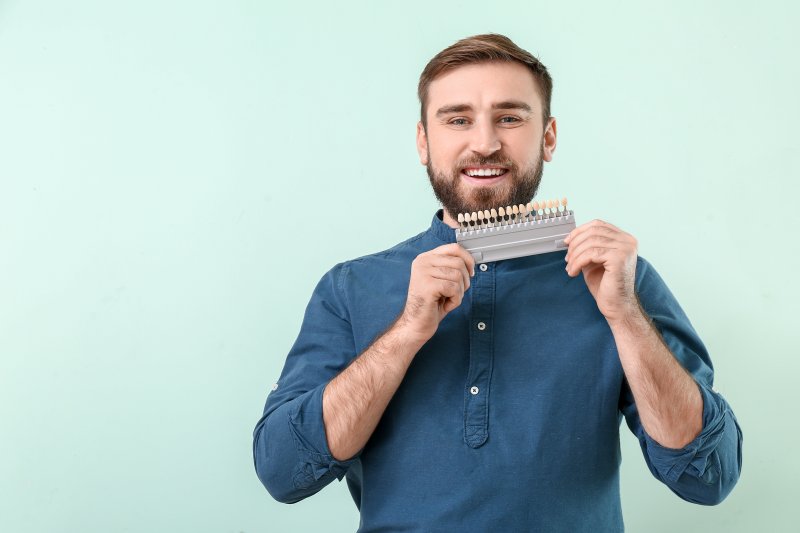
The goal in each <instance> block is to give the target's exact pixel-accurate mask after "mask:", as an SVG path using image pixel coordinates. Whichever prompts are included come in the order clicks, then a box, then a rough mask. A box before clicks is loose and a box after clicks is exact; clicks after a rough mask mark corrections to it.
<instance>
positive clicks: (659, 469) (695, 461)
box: [620, 257, 742, 505]
mask: <svg viewBox="0 0 800 533" xmlns="http://www.w3.org/2000/svg"><path fill="white" fill-rule="evenodd" d="M636 271H637V273H636V292H637V294H638V296H639V301H640V303H641V305H642V308H643V309H644V311H645V312H646V313H647V314H648V316H649V317H650V319H651V320H652V321H653V324H654V326H655V327H656V329H657V330H658V331H659V333H660V334H661V337H662V338H663V340H664V343H665V344H666V346H667V347H668V348H669V350H670V351H671V352H672V354H673V355H674V356H675V358H676V359H677V360H678V362H680V364H681V365H682V366H683V367H684V368H685V369H686V370H687V371H688V372H689V373H690V374H691V375H692V377H693V378H694V380H695V382H696V383H697V386H698V388H699V390H700V394H701V396H702V398H703V429H702V430H701V432H700V434H699V435H698V436H697V437H696V438H695V439H694V440H693V441H692V442H690V443H689V444H687V445H686V446H684V447H683V448H680V449H672V448H665V447H663V446H661V445H660V444H658V443H657V442H656V441H655V440H653V439H652V438H651V437H650V435H648V434H647V432H646V431H645V430H644V428H643V427H642V424H641V421H640V419H639V413H638V410H637V408H636V403H635V402H634V399H633V394H632V392H631V390H630V387H629V386H628V384H627V382H625V383H624V386H623V390H622V394H621V397H620V410H621V411H622V413H623V414H624V415H625V419H626V421H627V423H628V427H629V428H630V429H631V431H632V432H633V433H634V435H636V437H637V439H638V440H639V445H640V446H641V448H642V453H643V454H644V459H645V461H646V462H647V466H648V468H649V469H650V472H652V474H653V475H654V476H655V477H656V478H657V479H659V480H660V481H661V482H663V483H664V484H665V485H667V487H669V488H670V490H672V491H673V492H674V493H675V494H677V495H678V496H680V497H681V498H683V499H684V500H687V501H690V502H693V503H698V504H703V505H716V504H718V503H720V502H721V501H722V500H724V499H725V497H726V496H727V495H728V494H729V493H730V491H731V490H732V489H733V487H734V485H736V482H737V481H738V479H739V474H740V473H741V469H742V431H741V428H740V427H739V423H738V421H737V420H736V416H735V415H734V413H733V410H732V409H731V407H730V405H729V404H728V402H727V401H726V400H725V399H724V398H723V397H722V396H721V395H720V394H719V393H717V392H715V391H714V389H713V380H714V370H713V366H712V363H711V359H710V357H709V355H708V352H707V351H706V348H705V346H704V345H703V342H702V341H701V340H700V337H699V336H698V335H697V333H696V332H695V330H694V328H693V327H692V325H691V323H690V322H689V319H688V317H687V316H686V314H685V313H684V312H683V310H682V309H681V307H680V306H679V305H678V302H677V301H676V300H675V297H674V296H673V295H672V293H671V292H670V291H669V289H668V288H667V286H666V284H665V283H664V281H663V280H662V279H661V277H660V276H659V275H658V273H657V272H656V271H655V269H654V268H653V267H652V266H651V265H650V264H649V263H648V262H647V261H645V260H644V259H642V258H641V257H640V258H639V260H638V263H637V266H636Z"/></svg>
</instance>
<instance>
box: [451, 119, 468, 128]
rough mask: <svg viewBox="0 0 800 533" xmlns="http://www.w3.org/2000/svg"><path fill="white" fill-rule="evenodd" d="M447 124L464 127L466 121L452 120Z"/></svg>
mask: <svg viewBox="0 0 800 533" xmlns="http://www.w3.org/2000/svg"><path fill="white" fill-rule="evenodd" d="M448 124H452V125H453V126H466V125H467V119H465V118H454V119H452V120H450V121H449V122H448Z"/></svg>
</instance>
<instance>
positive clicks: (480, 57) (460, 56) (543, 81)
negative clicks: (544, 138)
mask: <svg viewBox="0 0 800 533" xmlns="http://www.w3.org/2000/svg"><path fill="white" fill-rule="evenodd" d="M490 61H509V62H517V63H521V64H523V65H525V66H526V67H528V70H530V71H531V74H533V78H534V79H535V80H536V83H537V84H538V85H539V94H540V96H541V97H542V115H543V116H542V121H543V122H544V124H545V125H546V124H547V120H548V119H549V118H550V97H551V95H552V94H553V80H552V78H550V73H548V72H547V67H545V66H544V65H543V64H542V63H541V62H540V61H539V60H538V59H537V58H536V57H534V56H533V55H532V54H531V53H530V52H527V51H526V50H523V49H522V48H520V47H519V46H517V45H516V44H514V42H513V41H512V40H511V39H509V38H508V37H506V36H505V35H499V34H497V33H487V34H483V35H473V36H472V37H467V38H466V39H461V40H460V41H458V42H456V43H455V44H452V45H450V46H448V47H447V48H445V49H444V50H442V51H441V52H439V53H438V54H436V56H435V57H434V58H433V59H431V60H430V61H429V62H428V64H427V65H426V66H425V69H424V70H423V71H422V74H420V77H419V86H418V87H417V95H418V96H419V102H420V116H421V117H422V126H423V127H424V128H426V129H427V127H428V124H427V120H426V117H425V108H426V107H427V105H428V87H430V84H431V82H432V81H433V80H435V79H436V78H437V77H439V76H441V75H442V74H444V73H446V72H449V71H451V70H454V69H456V68H458V67H461V66H464V65H473V64H476V63H487V62H490Z"/></svg>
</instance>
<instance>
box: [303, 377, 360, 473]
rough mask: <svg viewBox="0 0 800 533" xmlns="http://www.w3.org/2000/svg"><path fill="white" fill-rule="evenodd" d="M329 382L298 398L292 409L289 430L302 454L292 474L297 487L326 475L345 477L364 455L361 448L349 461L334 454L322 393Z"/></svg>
mask: <svg viewBox="0 0 800 533" xmlns="http://www.w3.org/2000/svg"><path fill="white" fill-rule="evenodd" d="M326 385H327V383H325V384H322V385H320V386H319V387H317V388H315V389H313V390H311V391H309V392H308V393H306V394H305V395H303V396H302V397H301V398H298V401H297V402H295V404H294V405H293V406H292V408H291V409H290V410H289V420H288V423H289V431H290V433H291V434H292V437H293V439H294V444H295V447H296V449H297V454H298V457H299V458H300V460H299V462H298V463H297V467H296V468H295V470H294V472H293V475H292V482H293V483H294V486H295V488H297V489H306V488H309V487H310V486H312V485H314V484H315V483H317V482H318V481H319V480H320V479H322V478H323V477H325V476H336V478H338V479H339V481H341V480H342V478H343V477H344V475H345V474H346V473H347V469H348V468H349V467H350V465H351V464H352V463H353V462H355V461H356V460H357V459H358V456H359V455H360V452H359V454H356V456H354V457H352V458H350V459H348V460H346V461H337V460H336V459H335V458H334V457H333V455H331V452H330V449H329V448H328V438H327V437H326V435H325V422H324V421H323V418H322V394H323V392H324V391H325V386H326Z"/></svg>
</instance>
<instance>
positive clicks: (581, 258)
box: [564, 220, 639, 322]
mask: <svg viewBox="0 0 800 533" xmlns="http://www.w3.org/2000/svg"><path fill="white" fill-rule="evenodd" d="M564 243H565V244H567V245H568V246H569V249H568V250H567V256H566V261H567V269H566V270H567V274H568V275H569V276H570V277H575V276H577V275H578V274H580V273H581V272H583V279H584V280H585V281H586V286H587V287H589V292H591V293H592V296H594V299H595V301H596V302H597V307H598V308H599V309H600V312H601V313H603V316H605V317H606V320H608V321H609V322H614V321H619V320H624V319H625V318H626V317H628V316H630V314H631V313H636V312H638V311H639V303H638V301H637V298H636V292H635V290H634V280H635V277H636V257H637V253H636V250H637V242H636V239H635V238H634V237H633V235H631V234H629V233H625V232H624V231H622V230H621V229H619V228H618V227H616V226H614V225H612V224H609V223H608V222H604V221H602V220H593V221H591V222H587V223H586V224H582V225H580V226H578V227H577V228H575V229H574V230H572V231H571V232H570V234H569V235H568V236H567V238H565V239H564Z"/></svg>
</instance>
